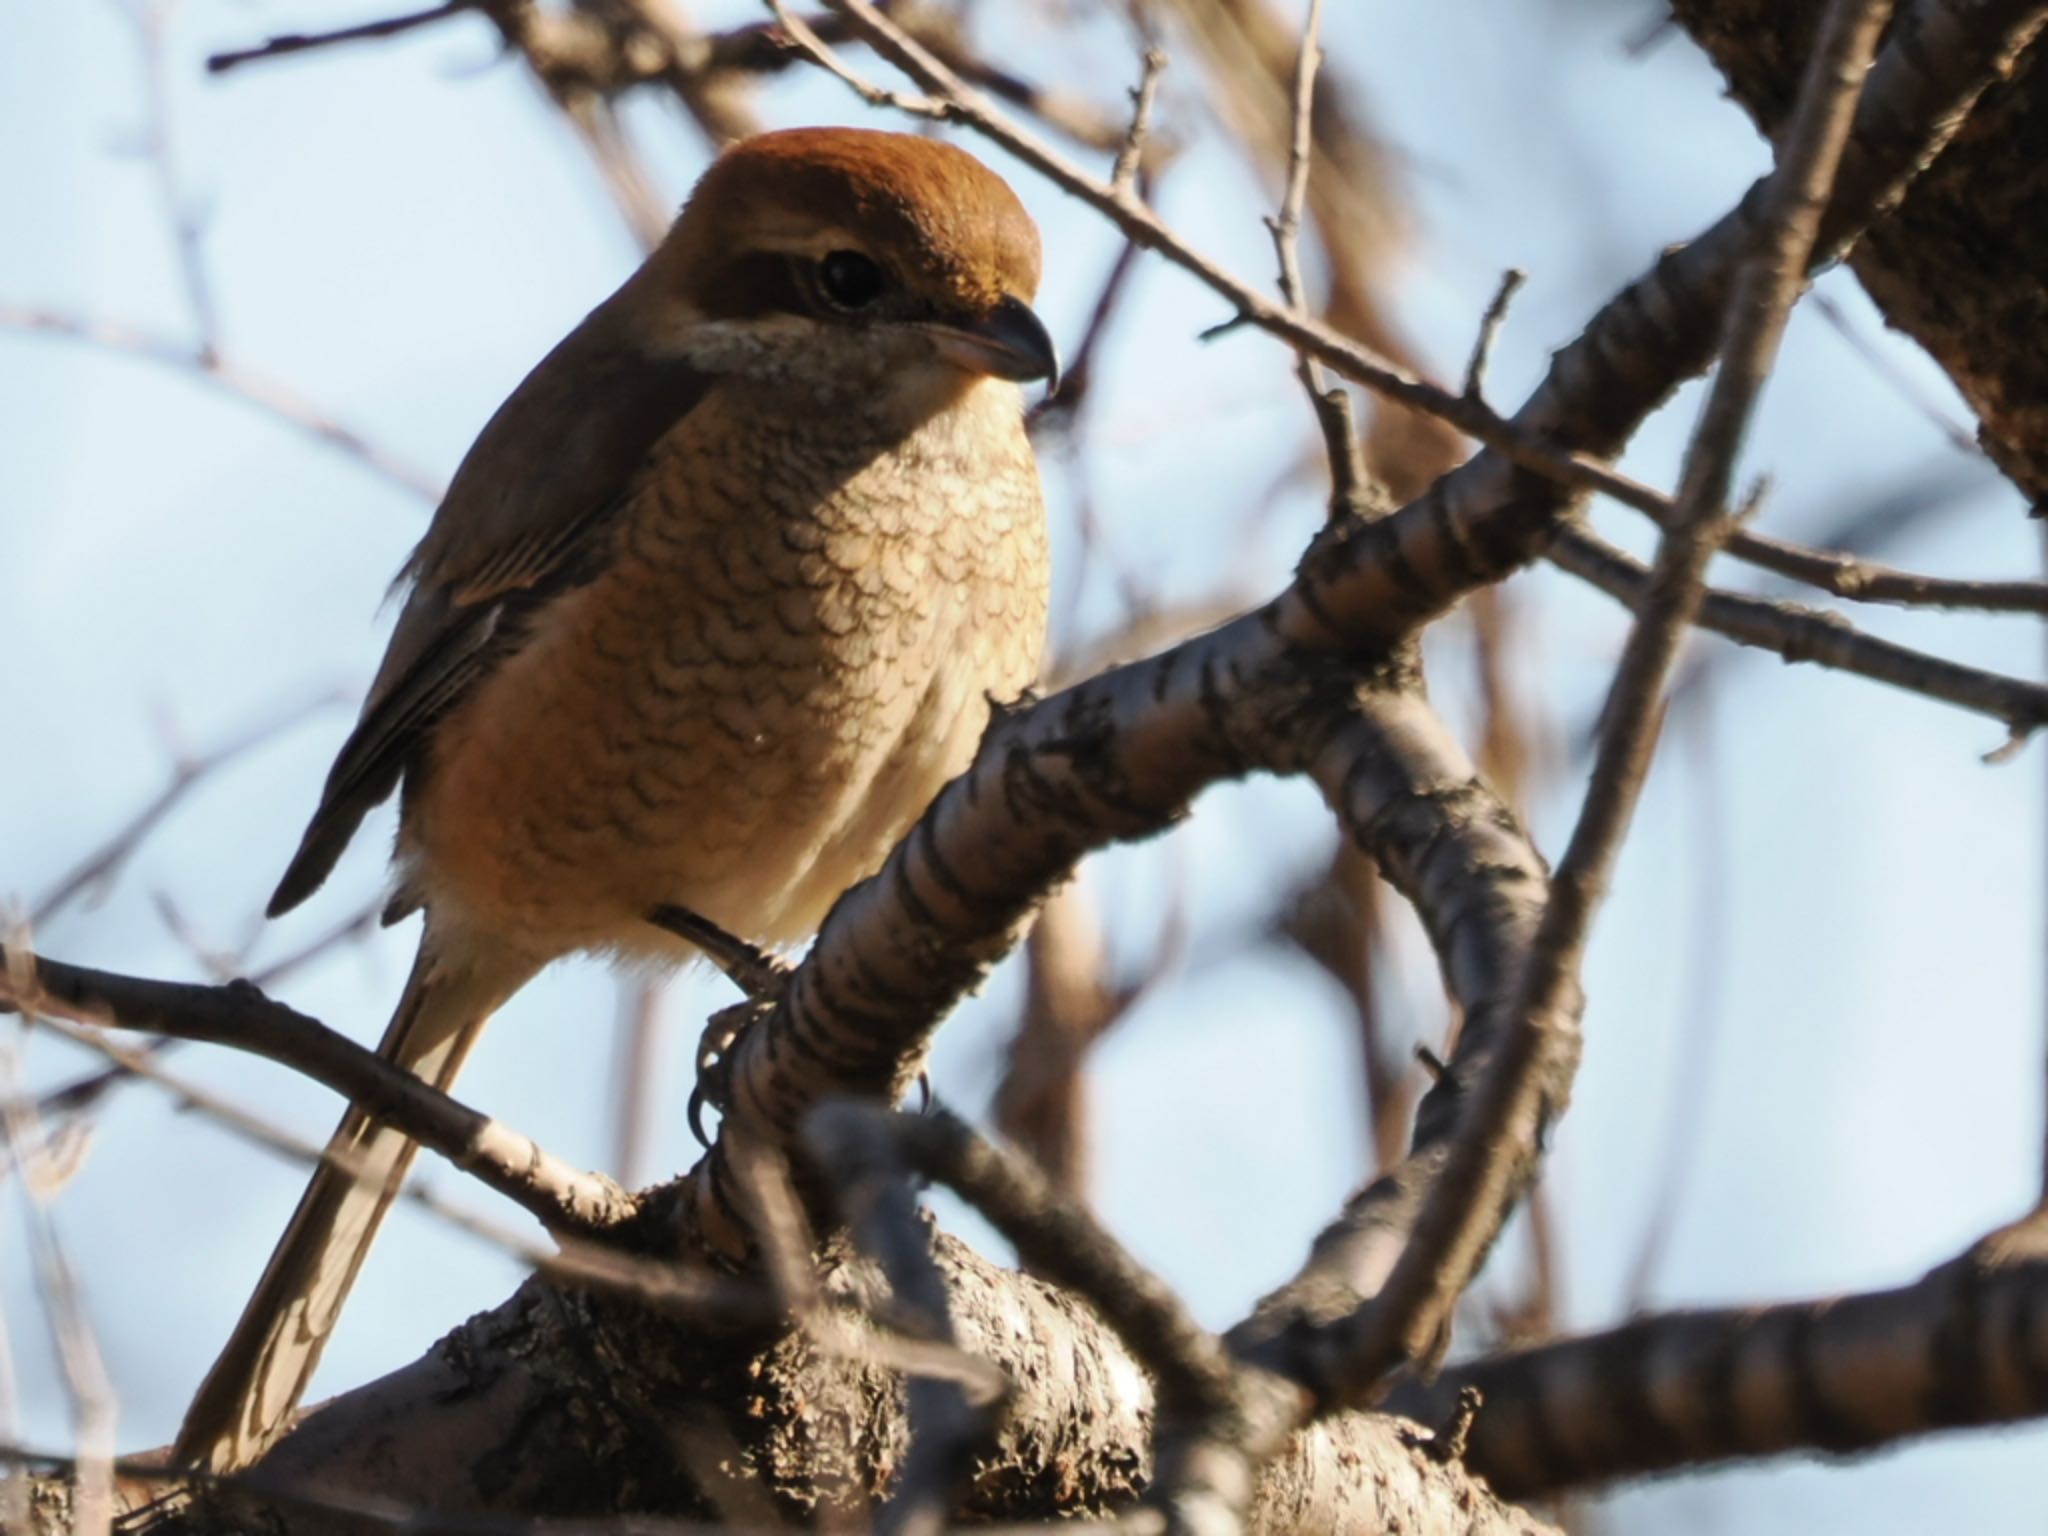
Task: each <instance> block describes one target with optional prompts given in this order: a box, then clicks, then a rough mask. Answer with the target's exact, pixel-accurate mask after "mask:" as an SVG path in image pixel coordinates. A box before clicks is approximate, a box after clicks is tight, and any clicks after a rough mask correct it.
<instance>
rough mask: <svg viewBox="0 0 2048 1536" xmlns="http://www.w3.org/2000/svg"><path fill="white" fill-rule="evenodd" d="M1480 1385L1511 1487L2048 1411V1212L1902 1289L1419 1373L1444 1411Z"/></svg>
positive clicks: (1677, 1324)
mask: <svg viewBox="0 0 2048 1536" xmlns="http://www.w3.org/2000/svg"><path fill="white" fill-rule="evenodd" d="M1467 1386H1476V1387H1478V1388H1479V1389H1480V1391H1481V1392H1482V1393H1483V1394H1484V1395H1485V1399H1486V1406H1485V1408H1484V1409H1483V1410H1482V1411H1481V1412H1480V1414H1479V1416H1478V1418H1477V1420H1476V1421H1475V1423H1474V1424H1473V1426H1472V1438H1471V1445H1470V1452H1469V1455H1468V1458H1467V1461H1468V1465H1470V1466H1471V1468H1472V1470H1473V1471H1475V1472H1478V1473H1479V1474H1481V1475H1482V1476H1484V1477H1485V1478H1486V1479H1487V1481H1488V1482H1490V1483H1491V1484H1492V1485H1493V1486H1494V1487H1495V1488H1496V1489H1498V1490H1499V1491H1500V1492H1501V1493H1502V1494H1504V1495H1506V1496H1508V1497H1511V1498H1529V1497H1532V1496H1535V1495H1538V1494H1544V1493H1552V1492H1555V1491H1557V1490H1558V1489H1561V1488H1569V1487H1580V1486H1584V1485H1586V1484H1588V1483H1601V1482H1609V1481H1612V1480H1614V1479H1617V1478H1624V1477H1635V1476H1641V1475H1643V1474H1645V1473H1649V1472H1657V1471H1662V1470H1664V1469H1665V1468H1669V1467H1697V1466H1701V1465H1703V1464H1706V1463H1710V1462H1716V1461H1729V1460H1735V1459H1738V1458H1743V1457H1756V1456H1770V1455H1779V1454H1783V1453H1785V1452H1788V1451H1818V1452H1824V1453H1827V1454H1829V1455H1837V1456H1839V1455H1847V1454H1850V1453H1853V1452H1856V1451H1866V1450H1872V1449H1875V1448H1877V1447H1879V1446H1885V1445H1893V1444H1896V1443H1897V1442H1899V1441H1900V1440H1903V1439H1907V1438H1909V1437H1912V1436H1916V1435H1924V1434H1931V1433H1933V1432H1935V1431H1938V1430H1944V1429H1959V1428H1965V1427H1973V1426H1978V1425H1985V1424H2006V1423H2013V1422H2016V1421H2018V1420H2022V1419H2032V1418H2039V1417H2041V1416H2042V1415H2043V1414H2048V1221H2044V1218H2043V1217H2042V1216H2040V1215H2038V1214H2037V1215H2035V1216H2034V1217H2032V1218H2030V1219H2029V1220H2028V1221H2026V1222H2023V1223H2021V1224H2020V1225H2018V1226H2015V1227H2011V1228H2008V1229H2007V1230H2005V1231H2003V1232H1999V1233H1995V1234H1994V1235H1992V1236H1991V1237H1989V1238H1987V1239H1985V1240H1984V1241H1983V1242H1981V1243H1979V1244H1977V1245H1975V1246H1974V1247H1973V1248H1971V1249H1970V1251H1969V1252H1968V1253H1965V1254H1964V1255H1962V1257H1960V1258H1958V1259H1955V1260H1953V1261H1952V1262H1950V1263H1947V1264H1943V1265H1941V1266H1940V1267H1939V1268H1937V1269H1935V1270H1933V1271H1931V1272H1930V1273H1929V1274H1928V1275H1927V1276H1926V1278H1925V1279H1923V1280H1921V1281H1919V1282H1918V1283H1917V1284H1914V1285H1909V1286H1905V1287H1903V1288H1901V1289H1899V1290H1895V1291H1878V1292H1873V1293H1871V1294H1868V1295H1862V1296H1846V1297H1831V1298H1828V1299H1825V1300H1820V1301H1805V1302H1788V1303H1784V1304H1782V1305H1778V1306H1771V1307H1743V1308H1737V1309H1729V1310H1715V1311H1701V1312H1673V1313H1665V1314H1661V1315H1658V1316H1653V1317H1644V1318H1639V1319H1637V1320H1636V1321H1634V1322H1631V1323H1628V1324H1627V1325H1625V1326H1623V1327H1621V1328H1617V1329H1615V1330H1613V1331H1612V1332H1609V1333H1597V1334H1589V1335H1586V1336H1585V1337H1583V1338H1576V1339H1565V1340H1562V1341H1560V1342H1558V1343H1556V1344H1550V1345H1545V1346H1543V1347H1542V1348H1539V1349H1531V1350H1523V1351H1518V1352H1515V1353H1512V1354H1506V1355H1501V1356H1497V1357H1495V1358H1493V1359H1489V1360H1481V1361H1477V1362H1474V1363H1472V1364H1468V1365H1462V1366H1456V1367H1453V1368H1452V1369H1450V1370H1448V1371H1446V1372H1445V1373H1444V1374H1443V1375H1442V1376H1441V1377H1439V1378H1438V1379H1437V1380H1436V1381H1435V1382H1434V1383H1433V1384H1431V1385H1430V1386H1429V1387H1427V1388H1418V1387H1415V1386H1413V1385H1412V1384H1411V1385H1408V1386H1404V1387H1403V1388H1402V1389H1401V1390H1400V1391H1399V1392H1397V1393H1396V1395H1395V1397H1394V1399H1393V1400H1392V1402H1391V1403H1390V1405H1389V1406H1390V1407H1393V1408H1394V1409H1395V1410H1396V1411H1398V1412H1402V1413H1409V1414H1413V1415H1415V1416H1416V1417H1418V1418H1423V1419H1425V1420H1433V1419H1434V1418H1435V1417H1436V1416H1438V1415H1440V1414H1441V1413H1444V1412H1447V1411H1448V1410H1449V1407H1450V1405H1451V1404H1452V1403H1453V1402H1454V1401H1455V1400H1456V1398H1457V1395H1458V1393H1459V1391H1460V1390H1461V1389H1462V1388H1464V1387H1467Z"/></svg>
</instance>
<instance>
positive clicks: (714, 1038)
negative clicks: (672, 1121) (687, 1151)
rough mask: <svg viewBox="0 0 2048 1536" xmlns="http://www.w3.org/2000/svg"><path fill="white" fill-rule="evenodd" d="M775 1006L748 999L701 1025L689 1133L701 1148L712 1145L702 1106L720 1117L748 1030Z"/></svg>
mask: <svg viewBox="0 0 2048 1536" xmlns="http://www.w3.org/2000/svg"><path fill="white" fill-rule="evenodd" d="M774 1006H775V1004H774V1002H773V1000H772V999H771V1000H768V1001H758V1000H755V999H752V998H749V999H748V1000H747V1001H746V1002H743V1003H734V1004H733V1005H732V1006H731V1007H730V1008H721V1009H719V1010H718V1012H716V1013H714V1014H712V1015H711V1017H710V1018H709V1019H707V1020H706V1021H705V1023H704V1033H703V1034H702V1035H700V1036H699V1037H698V1039H697V1081H696V1083H695V1085H694V1086H693V1087H692V1088H691V1089H690V1110H689V1116H690V1134H691V1135H692V1136H695V1137H696V1138H697V1144H698V1145H699V1146H702V1147H708V1146H710V1145H711V1137H710V1135H709V1134H708V1133H707V1132H706V1131H705V1129H704V1107H705V1106H706V1105H707V1104H708V1105H710V1106H711V1108H713V1109H715V1110H717V1111H718V1113H719V1114H720V1115H721V1116H722V1115H724V1113H725V1111H726V1106H727V1105H728V1104H729V1103H731V1101H732V1062H733V1055H734V1053H735V1052H737V1051H738V1049H739V1044H740V1041H741V1040H742V1039H743V1038H745V1036H746V1033H747V1031H748V1030H749V1029H750V1028H752V1027H753V1025H754V1024H755V1023H756V1022H757V1021H758V1020H760V1018H761V1017H762V1016H763V1015H765V1014H767V1013H768V1012H769V1011H770V1010H771V1009H773V1008H774Z"/></svg>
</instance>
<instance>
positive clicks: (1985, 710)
mask: <svg viewBox="0 0 2048 1536" xmlns="http://www.w3.org/2000/svg"><path fill="white" fill-rule="evenodd" d="M1543 553H1544V558H1545V559H1547V560H1549V561H1550V563H1551V564H1553V565H1555V566H1557V567H1558V569H1560V570H1565V571H1570V572H1571V573H1572V574H1573V575H1574V576H1577V577H1579V578H1581V579H1582V580H1585V581H1588V582H1591V583H1592V584H1593V585H1594V586H1596V587H1598V588H1599V589H1600V590H1601V591H1603V592H1605V593H1606V594H1607V595H1608V596H1609V597H1613V598H1616V599H1618V600H1619V601H1620V602H1621V603H1623V604H1624V605H1625V606H1627V607H1628V608H1629V609H1631V610H1632V611H1633V610H1640V609H1641V608H1642V606H1643V605H1644V603H1645V601H1646V599H1647V593H1648V589H1649V581H1650V573H1649V571H1648V569H1647V568H1645V567H1644V565H1643V564H1642V562H1641V561H1639V560H1637V559H1636V558H1635V557H1634V556H1632V555H1628V554H1625V553H1624V552H1623V551H1621V550H1619V549H1617V548H1615V546H1613V545H1612V544H1609V543H1608V542H1607V541H1606V540H1604V539H1602V538H1600V537H1599V536H1598V535H1596V534H1594V533H1592V532H1591V531H1589V530H1588V529H1585V528H1583V527H1575V528H1565V529H1562V530H1560V531H1559V533H1558V534H1557V536H1556V537H1555V538H1554V539H1553V540H1552V541H1551V542H1550V544H1549V545H1548V546H1547V547H1546V548H1545V549H1544V552H1543ZM1694 622H1695V623H1696V624H1698V626H1699V627H1700V628H1701V629H1705V630H1710V631H1712V632H1713V633H1715V634H1717V635H1725V636H1726V637H1727V638H1728V639H1730V640H1733V641H1735V642H1737V643H1738V644H1741V645H1747V646H1754V647H1756V648H1757V649H1758V650H1764V651H1769V652H1770V653H1771V654H1772V655H1774V656H1778V657H1780V658H1782V659H1783V660H1786V661H1799V662H1811V663H1813V664H1814V665H1816V666H1822V667H1827V668H1829V669H1830V670H1832V671H1836V672H1849V673H1853V674H1855V675H1856V676H1858V677H1867V678H1869V679H1870V680H1871V681H1873V682H1879V683H1885V684H1888V685H1889V686H1891V687H1894V688H1901V689H1904V690H1906V691H1907V692H1909V693H1917V694H1919V695H1921V696H1922V697H1923V698H1929V699H1935V700H1938V701H1940V702H1941V703H1944V704H1953V705H1955V706H1956V707H1957V708H1959V709H1967V710H1971V711H1973V712H1975V713H1977V714H1980V715H1988V716H1990V717H1991V718H1992V719H1994V720H2000V721H2003V722H2004V723H2005V725H2006V727H2007V728H2008V729H2009V730H2011V731H2013V732H2015V733H2020V734H2026V733H2031V732H2033V731H2036V730H2038V729H2040V728H2041V727H2042V725H2043V724H2048V687H2044V686H2043V685H2042V684H2040V683H2036V682H2031V681H2028V680H2027V679H2024V678H2017V677H2005V676H2003V675H2001V674H1999V673H1997V672H1987V671H1985V670H1983V669H1982V668H1980V667H1969V666H1964V665H1963V664H1962V663H1961V662H1955V661H1949V660H1948V659H1946V658H1945V657H1941V656H1930V655H1929V654H1927V653H1926V652H1925V651H1916V650H1914V649H1912V648H1911V647H1909V646H1904V645H1900V644H1898V643H1896V642H1895V641H1891V640H1887V639H1884V638H1883V637H1882V636H1879V635H1872V634H1866V633H1864V632H1863V631H1862V630H1860V629H1858V628H1857V627H1856V626H1855V625H1853V624H1851V623H1850V622H1849V621H1848V620H1847V619H1845V618H1843V617H1842V615H1840V614H1839V613H1831V612H1829V611H1827V610H1825V609H1821V608H1808V607H1805V606H1803V605H1801V604H1798V603H1788V602H1778V601H1774V600H1772V599H1770V598H1762V597H1745V596H1743V595H1741V594H1739V593H1734V592H1723V591H1721V590H1719V589H1718V588H1710V589H1709V590H1708V592H1707V595H1706V598H1705V600H1704V601H1703V602H1702V603H1701V605H1700V609H1699V612H1698V613H1697V614H1696V615H1695V616H1694Z"/></svg>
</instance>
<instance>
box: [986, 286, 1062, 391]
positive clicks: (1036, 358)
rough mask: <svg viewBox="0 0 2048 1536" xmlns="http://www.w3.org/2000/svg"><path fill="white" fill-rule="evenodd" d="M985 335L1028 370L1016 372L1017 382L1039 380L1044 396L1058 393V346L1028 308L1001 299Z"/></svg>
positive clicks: (1015, 301) (1023, 303)
mask: <svg viewBox="0 0 2048 1536" xmlns="http://www.w3.org/2000/svg"><path fill="white" fill-rule="evenodd" d="M987 333H988V335H989V336H990V338H991V339H992V340H995V341H998V342H1000V343H1001V344H1002V346H1003V347H1004V348H1005V350H1007V351H1008V352H1009V353H1010V354H1011V355H1012V356H1013V357H1015V358H1016V359H1017V360H1018V362H1019V363H1020V364H1021V365H1022V366H1023V368H1028V369H1029V370H1030V371H1029V372H1023V371H1021V369H1020V372H1019V375H1018V382H1020V383H1023V382H1027V381H1029V380H1031V379H1043V380H1045V392H1046V394H1047V395H1052V394H1054V393H1056V392H1057V391H1058V389H1059V387H1060V349H1059V345H1058V343H1056V342H1055V341H1054V340H1053V339H1052V332H1050V331H1048V330H1047V329H1046V328H1045V322H1044V321H1043V320H1041V319H1039V318H1038V315H1037V312H1036V311H1034V310H1033V309H1032V308H1031V306H1030V305H1029V304H1026V303H1025V302H1024V301H1023V300H1022V299H1013V298H1005V299H1004V300H1003V301H1002V302H1001V303H1000V304H998V305H997V306H996V308H995V313H994V314H992V315H990V316H989V318H988V323H987Z"/></svg>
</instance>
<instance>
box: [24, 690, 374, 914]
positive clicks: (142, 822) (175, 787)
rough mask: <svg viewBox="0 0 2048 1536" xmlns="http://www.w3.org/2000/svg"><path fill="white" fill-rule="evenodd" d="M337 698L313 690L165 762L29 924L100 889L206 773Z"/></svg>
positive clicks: (33, 910)
mask: <svg viewBox="0 0 2048 1536" xmlns="http://www.w3.org/2000/svg"><path fill="white" fill-rule="evenodd" d="M340 700H341V696H340V695H339V694H337V693H322V694H318V695H316V696H314V697H313V698H310V699H307V700H306V701H304V702H303V703H300V704H296V705H294V706H292V707H291V708H289V709H287V710H283V711H281V712H279V713H276V714H274V715H271V716H269V717H267V718H265V719H263V720H260V721H258V722H257V723H256V724H254V725H252V726H249V727H248V728H247V729H245V730H243V731H241V732H240V733H238V734H236V735H234V736H230V737H229V738H228V739H227V740H225V741H223V742H221V743H220V744H219V745H218V746H215V747H213V748H211V749H210V750H208V751H206V752H202V753H200V754H199V755H198V756H196V757H192V756H185V755H179V756H178V757H176V758H175V759H174V760H173V761H172V763H171V774H170V779H169V780H168V782H166V783H165V785H164V787H163V788H162V789H161V790H159V791H158V792H157V793H156V795H155V796H154V797H153V798H152V799H151V800H150V801H149V802H148V804H146V805H144V806H143V807H142V809H141V810H139V811H137V812H136V813H135V815H134V816H132V817H131V818H129V820H128V822H127V823H126V824H125V825H124V826H122V827H120V828H119V829H118V830H116V831H115V833H114V834H113V836H111V837H109V838H108V839H107V840H106V841H105V842H104V843H102V844H101V845H100V846H99V847H98V848H96V849H94V850H93V851H92V852H91V853H89V854H87V855H86V857H85V858H84V859H82V860H81V861H80V862H79V863H78V864H76V865H74V866H73V867H72V868H71V870H70V871H69V872H67V873H66V874H64V875H62V876H60V877H59V878H58V879H57V881H56V883H55V884H53V885H52V886H51V887H50V888H49V889H48V890H46V891H44V892H43V894H42V895H40V896H38V897H37V898H36V899H35V901H34V902H33V903H32V904H31V905H30V907H29V923H30V925H31V926H32V927H36V928H42V927H47V926H48V925H49V924H50V923H51V922H52V921H54V920H55V919H56V917H57V916H58V915H59V914H60V913H61V912H63V910H64V909H65V908H66V907H68V906H70V905H71V904H72V903H73V902H74V901H77V900H79V899H80V898H82V897H83V898H91V897H93V896H95V895H97V894H98V893H99V892H100V891H103V890H104V889H105V888H106V886H107V885H108V884H109V883H110V882H111V881H112V880H113V879H114V877H115V876H116V875H117V874H118V873H119V872H120V869H121V866H122V865H123V864H125V863H127V862H128V860H129V858H130V857H131V856H132V855H133V854H134V852H135V850H136V849H137V848H138V847H140V846H141V845H142V843H143V842H144V840H145V839H147V838H148V836H149V834H150V833H151V832H153V831H155V830H156V828H157V827H158V826H159V825H160V824H161V823H162V822H163V820H164V818H165V817H167V816H168V815H170V813H171V812H172V811H173V810H175V809H176V808H177V806H178V803H179V802H180V801H181V800H183V799H184V798H185V796H186V795H187V794H189V793H191V791H192V790H193V789H194V788H196V787H197V786H198V785H199V784H200V783H202V782H203V781H204V780H205V779H206V778H207V777H208V776H209V775H211V774H214V773H217V772H219V771H220V770H221V769H222V768H224V767H226V766H227V765H228V764H229V763H231V762H233V761H234V760H235V759H236V758H238V757H240V756H242V755H243V754H244V753H247V752H251V751H254V750H255V749H256V748H257V747H260V746H263V745H265V744H267V743H268V742H270V741H272V740H274V739H275V738H276V737H278V736H281V735H283V734H284V733H285V732H286V731H288V730H290V729H291V728H292V727H293V726H295V725H298V724H299V723H300V722H301V721H303V720H305V719H306V718H307V717H309V716H311V715H313V714H315V713H316V712H318V711H319V710H322V709H326V708H328V707H330V706H331V705H334V704H337V703H339V702H340Z"/></svg>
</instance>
